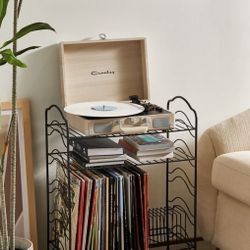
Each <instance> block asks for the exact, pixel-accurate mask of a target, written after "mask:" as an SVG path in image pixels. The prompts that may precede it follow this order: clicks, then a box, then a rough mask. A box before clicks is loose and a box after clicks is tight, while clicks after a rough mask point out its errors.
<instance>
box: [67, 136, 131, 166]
mask: <svg viewBox="0 0 250 250" xmlns="http://www.w3.org/2000/svg"><path fill="white" fill-rule="evenodd" d="M71 143H72V145H73V152H75V153H76V154H77V155H78V156H79V157H81V158H82V160H83V162H84V165H85V167H95V166H105V165H120V164H124V161H125V160H126V154H124V152H123V148H122V147H121V146H120V145H119V144H117V143H116V142H114V141H113V140H111V139H108V138H88V137H86V138H84V137H81V138H74V140H72V141H71Z"/></svg>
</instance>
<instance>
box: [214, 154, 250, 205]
mask: <svg viewBox="0 0 250 250" xmlns="http://www.w3.org/2000/svg"><path fill="white" fill-rule="evenodd" d="M212 185H213V186H214V187H215V188H217V189H218V190H220V191H222V192H224V193H226V194H227V195H230V196H231V197H233V198H235V199H237V200H239V201H241V202H243V203H246V204H248V205H249V206H250V151H239V152H232V153H227V154H223V155H220V156H218V157H216V159H215V160H214V163H213V169H212Z"/></svg>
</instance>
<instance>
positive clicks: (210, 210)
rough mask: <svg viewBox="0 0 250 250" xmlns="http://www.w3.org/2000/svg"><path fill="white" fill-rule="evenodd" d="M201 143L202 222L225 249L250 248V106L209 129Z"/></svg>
mask: <svg viewBox="0 0 250 250" xmlns="http://www.w3.org/2000/svg"><path fill="white" fill-rule="evenodd" d="M198 145H199V147H198V226H199V230H200V233H201V236H202V237H203V238H204V239H205V240H207V241H210V242H211V243H212V244H214V245H215V246H216V247H218V248H220V249H221V250H250V109H249V110H247V111H245V112H243V113H240V114H238V115H236V116H234V117H232V118H230V119H228V120H226V121H223V122H221V123H219V124H217V125H216V126H214V127H212V128H209V129H208V130H206V131H205V132H204V133H203V135H202V136H201V137H200V140H199V144H198Z"/></svg>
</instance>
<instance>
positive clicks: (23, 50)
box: [15, 46, 40, 56]
mask: <svg viewBox="0 0 250 250" xmlns="http://www.w3.org/2000/svg"><path fill="white" fill-rule="evenodd" d="M38 48H40V46H30V47H28V48H25V49H22V50H19V51H17V52H16V53H15V56H20V55H22V54H23V53H25V52H27V51H29V50H33V49H38Z"/></svg>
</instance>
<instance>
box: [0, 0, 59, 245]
mask: <svg viewBox="0 0 250 250" xmlns="http://www.w3.org/2000/svg"><path fill="white" fill-rule="evenodd" d="M13 2H14V3H13V37H12V38H11V39H9V40H7V41H5V42H0V44H1V45H0V66H2V65H4V64H10V65H12V100H11V102H12V118H11V124H10V127H9V132H8V133H7V136H6V138H5V141H4V145H3V147H2V150H1V151H0V154H1V155H0V212H1V216H0V218H1V222H0V250H7V249H10V250H14V249H15V245H16V246H17V247H18V249H22V250H27V249H32V246H31V243H30V242H29V241H22V240H21V243H20V240H19V241H17V243H16V239H15V207H16V143H17V142H16V138H17V134H16V132H17V123H16V121H17V117H16V100H17V93H16V89H17V67H21V68H25V67H26V65H25V64H24V63H23V62H22V61H21V60H19V59H18V57H19V56H20V55H21V54H23V53H25V52H27V51H30V50H33V49H36V48H38V47H39V46H30V47H28V48H24V49H22V50H17V40H18V39H20V38H22V37H25V36H26V35H28V34H29V33H32V32H34V31H39V30H52V31H54V29H53V28H52V27H51V26H50V25H49V24H47V23H43V22H36V23H32V24H29V25H27V26H25V27H23V28H21V29H19V30H17V22H18V17H19V15H20V12H21V8H22V3H23V0H13ZM8 6H9V0H0V29H1V27H2V24H3V21H4V19H5V17H6V12H7V9H8ZM9 46H12V48H10V47H9ZM8 147H9V148H10V167H11V194H10V197H11V198H10V199H11V201H10V204H11V205H10V211H6V202H5V193H4V176H5V175H4V173H5V165H6V164H5V158H6V152H7V148H8ZM7 212H9V218H10V219H9V223H7ZM8 225H9V226H8Z"/></svg>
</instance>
